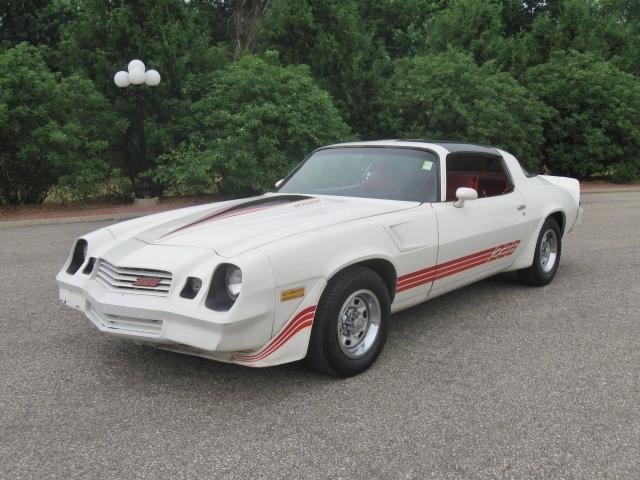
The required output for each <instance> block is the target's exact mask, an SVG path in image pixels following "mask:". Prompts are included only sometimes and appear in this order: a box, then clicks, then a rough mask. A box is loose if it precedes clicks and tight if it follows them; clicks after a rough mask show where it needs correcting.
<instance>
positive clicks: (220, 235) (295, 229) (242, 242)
mask: <svg viewBox="0 0 640 480" xmlns="http://www.w3.org/2000/svg"><path fill="white" fill-rule="evenodd" d="M418 205H419V203H416V202H403V201H393V200H378V199H368V198H353V197H338V196H321V195H318V196H310V195H281V194H267V195H264V196H260V197H254V198H248V199H243V200H238V201H233V202H223V203H214V204H211V205H208V206H206V207H205V208H198V209H197V210H196V211H194V209H185V210H184V212H181V211H180V210H177V211H175V212H169V214H164V215H162V216H161V217H160V218H158V222H154V223H153V224H152V225H146V226H145V227H144V228H142V229H139V230H138V231H137V232H136V233H135V234H134V235H133V237H134V238H137V239H138V240H141V241H143V242H146V243H150V244H155V245H174V246H185V247H199V248H210V249H212V250H215V251H216V253H217V254H218V255H221V256H224V257H229V256H233V255H236V254H238V253H241V252H243V251H245V250H248V249H250V248H256V247H258V246H261V245H264V244H267V243H271V242H273V241H276V240H279V239H281V238H284V237H288V236H290V235H295V234H298V233H302V232H307V231H309V230H313V229H318V228H322V227H326V226H330V225H335V224H338V223H342V222H348V221H352V220H357V219H360V218H366V217H371V216H374V215H381V214H385V213H390V212H394V211H399V210H405V209H408V208H413V207H416V206H418ZM116 236H117V235H116Z"/></svg>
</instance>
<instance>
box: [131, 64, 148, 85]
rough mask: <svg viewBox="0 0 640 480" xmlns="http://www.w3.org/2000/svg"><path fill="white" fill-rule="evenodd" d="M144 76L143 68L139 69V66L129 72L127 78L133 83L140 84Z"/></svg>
mask: <svg viewBox="0 0 640 480" xmlns="http://www.w3.org/2000/svg"><path fill="white" fill-rule="evenodd" d="M146 77H147V76H146V75H145V74H144V70H140V69H139V68H136V69H134V70H131V71H130V72H129V80H130V81H131V83H133V84H134V85H142V84H143V83H144V80H145V78H146Z"/></svg>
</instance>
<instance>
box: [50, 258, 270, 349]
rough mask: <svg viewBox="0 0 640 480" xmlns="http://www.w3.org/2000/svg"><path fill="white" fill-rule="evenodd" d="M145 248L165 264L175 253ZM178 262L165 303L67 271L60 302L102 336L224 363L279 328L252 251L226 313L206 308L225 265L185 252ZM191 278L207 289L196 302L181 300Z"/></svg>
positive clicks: (260, 262)
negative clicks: (212, 284) (215, 274)
mask: <svg viewBox="0 0 640 480" xmlns="http://www.w3.org/2000/svg"><path fill="white" fill-rule="evenodd" d="M143 248H145V249H162V251H160V250H159V251H158V252H155V253H157V255H154V257H155V258H156V259H158V258H165V259H166V258H168V255H167V254H170V253H175V252H169V251H168V250H166V249H167V248H174V247H161V246H152V245H148V246H144V247H143ZM163 256H164V257H163ZM138 258H140V257H138ZM177 258H178V260H177V261H176V262H175V265H162V268H166V269H167V270H169V271H172V273H173V280H172V285H171V288H170V291H169V294H168V295H167V296H165V297H161V296H153V295H145V294H139V293H124V292H122V291H117V290H115V289H111V288H109V287H108V286H106V285H103V284H102V283H101V282H99V281H97V280H96V279H95V275H96V272H95V271H94V272H93V273H91V274H90V275H85V274H83V273H82V268H81V269H80V270H79V271H78V272H77V273H76V274H74V275H70V274H67V273H66V271H65V269H63V270H61V271H60V273H58V276H57V277H56V281H57V284H58V287H59V297H60V301H61V302H62V303H64V304H65V305H68V306H70V307H72V308H75V309H77V310H80V311H82V312H84V313H85V315H86V316H87V318H88V319H89V320H90V321H91V323H92V324H93V325H94V326H95V327H96V328H97V329H98V330H100V331H101V332H103V333H106V334H109V335H114V336H119V337H126V338H128V339H131V340H134V341H136V342H142V343H149V344H153V345H155V346H158V347H165V348H169V349H181V350H189V349H191V350H193V352H192V353H196V354H202V355H208V354H216V355H218V356H219V357H220V358H219V359H221V360H225V359H226V358H227V357H229V358H230V356H231V355H230V353H231V352H248V351H252V350H254V349H256V348H259V347H260V346H262V345H264V344H265V343H267V342H268V341H269V339H270V338H271V336H272V331H273V323H274V311H275V286H274V284H273V278H272V277H273V276H272V274H271V271H270V266H269V264H268V260H267V259H266V257H265V256H264V255H263V254H261V253H259V252H257V251H250V252H247V253H246V254H244V255H243V256H242V258H238V259H237V261H236V262H234V263H236V264H238V266H239V267H240V268H241V269H242V270H243V274H244V277H245V278H246V279H247V280H246V281H245V282H244V283H243V290H242V292H241V294H240V296H239V297H238V299H237V301H236V303H235V304H234V305H233V306H232V307H231V308H230V309H229V310H228V311H226V312H218V311H214V310H211V309H209V308H207V307H206V306H205V305H204V303H205V299H206V295H207V290H208V287H209V284H210V281H211V275H212V274H213V271H214V270H215V267H216V266H217V264H219V263H221V261H222V259H220V258H218V257H217V256H215V255H214V254H212V252H210V251H208V252H203V251H202V250H197V249H194V250H189V249H184V248H183V249H181V252H180V254H179V255H178V256H177ZM234 260H235V259H234ZM160 263H162V262H160ZM177 265H180V266H179V267H178V266H177ZM188 276H197V277H198V278H201V279H202V284H203V288H202V290H201V291H200V292H199V293H198V295H197V296H196V297H195V298H194V299H187V298H182V297H180V291H181V289H182V287H183V286H184V283H185V282H186V279H187V277H188ZM197 352H201V353H197Z"/></svg>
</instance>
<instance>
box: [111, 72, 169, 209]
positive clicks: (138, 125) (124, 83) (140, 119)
mask: <svg viewBox="0 0 640 480" xmlns="http://www.w3.org/2000/svg"><path fill="white" fill-rule="evenodd" d="M113 81H114V83H115V84H116V86H118V87H119V88H127V87H129V86H130V85H132V86H133V87H134V88H135V90H134V92H135V97H136V118H135V122H134V124H135V129H136V130H137V132H138V150H139V151H138V173H140V172H145V171H146V170H147V169H148V168H149V164H148V163H147V144H146V141H145V138H144V109H143V103H142V92H143V90H142V88H141V87H142V86H143V85H146V86H148V87H155V86H157V85H158V84H159V83H160V74H159V73H158V71H157V70H146V71H145V66H144V63H142V62H141V61H140V60H131V61H130V62H129V65H128V66H127V71H126V72H125V71H119V72H117V73H116V74H115V75H114V77H113ZM134 192H135V196H136V198H150V197H151V195H152V193H153V192H152V188H151V181H150V180H149V178H148V177H147V176H146V175H143V176H142V178H140V179H139V182H137V183H136V185H134Z"/></svg>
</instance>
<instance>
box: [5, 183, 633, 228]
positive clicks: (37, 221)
mask: <svg viewBox="0 0 640 480" xmlns="http://www.w3.org/2000/svg"><path fill="white" fill-rule="evenodd" d="M628 192H638V193H640V187H612V188H590V189H584V190H581V191H580V193H581V194H582V195H585V194H591V193H628ZM175 208H180V206H176V207H175ZM168 210H171V209H170V208H169V209H167V210H162V209H159V210H157V211H154V212H130V213H126V212H124V213H105V214H102V215H81V216H75V217H74V216H69V217H54V218H33V219H26V220H9V221H4V222H3V221H1V220H0V228H9V227H30V226H34V225H64V224H66V223H90V222H117V221H122V220H130V219H132V218H138V217H143V216H145V215H153V214H154V213H160V212H164V211H168Z"/></svg>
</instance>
